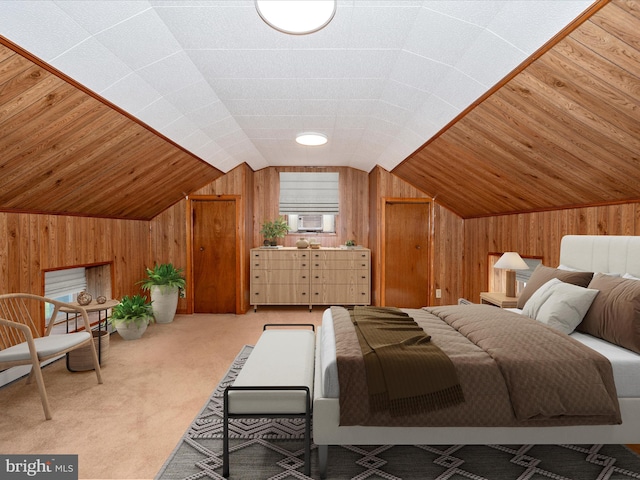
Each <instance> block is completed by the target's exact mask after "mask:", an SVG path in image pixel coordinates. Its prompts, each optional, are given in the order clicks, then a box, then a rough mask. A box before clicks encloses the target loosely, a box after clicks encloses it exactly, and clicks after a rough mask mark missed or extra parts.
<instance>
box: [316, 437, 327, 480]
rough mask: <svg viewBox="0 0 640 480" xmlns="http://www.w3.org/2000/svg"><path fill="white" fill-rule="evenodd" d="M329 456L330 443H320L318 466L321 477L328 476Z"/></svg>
mask: <svg viewBox="0 0 640 480" xmlns="http://www.w3.org/2000/svg"><path fill="white" fill-rule="evenodd" d="M328 458H329V445H318V467H319V469H320V478H326V477H327V460H328Z"/></svg>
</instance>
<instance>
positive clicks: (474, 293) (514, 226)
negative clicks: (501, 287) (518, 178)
mask: <svg viewBox="0 0 640 480" xmlns="http://www.w3.org/2000/svg"><path fill="white" fill-rule="evenodd" d="M564 235H640V203H627V204H620V205H610V206H597V207H584V208H574V209H565V210H552V211H546V212H536V213H526V214H518V215H503V216H495V217H486V218H475V219H468V220H465V221H464V247H465V248H464V252H465V271H464V274H463V277H464V282H463V291H464V293H465V295H466V298H468V299H469V300H471V301H474V302H479V301H480V292H483V291H487V288H488V278H489V274H488V271H487V269H488V259H487V256H488V254H489V253H490V252H508V251H516V252H518V253H520V254H523V255H530V256H540V257H542V263H543V264H544V265H547V266H553V267H555V266H557V265H558V262H559V259H560V239H561V238H562V237H563V236H564ZM451 260H453V259H451Z"/></svg>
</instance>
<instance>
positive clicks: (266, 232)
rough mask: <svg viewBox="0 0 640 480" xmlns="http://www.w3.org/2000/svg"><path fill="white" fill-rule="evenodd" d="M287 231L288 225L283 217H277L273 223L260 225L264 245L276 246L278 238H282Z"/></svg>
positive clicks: (267, 222) (268, 222)
mask: <svg viewBox="0 0 640 480" xmlns="http://www.w3.org/2000/svg"><path fill="white" fill-rule="evenodd" d="M288 231H289V224H288V223H287V221H286V220H285V219H284V217H278V218H277V219H276V220H273V221H266V222H264V223H263V224H262V228H261V229H260V233H261V234H262V235H263V236H264V244H265V245H272V246H274V245H276V244H277V239H278V238H284V236H285V235H286V234H287V232H288Z"/></svg>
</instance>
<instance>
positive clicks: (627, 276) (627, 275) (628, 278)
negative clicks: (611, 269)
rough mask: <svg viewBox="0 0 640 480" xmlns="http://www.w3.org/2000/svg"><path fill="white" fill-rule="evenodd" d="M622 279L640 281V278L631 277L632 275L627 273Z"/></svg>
mask: <svg viewBox="0 0 640 480" xmlns="http://www.w3.org/2000/svg"><path fill="white" fill-rule="evenodd" d="M622 278H626V279H627V280H640V278H638V277H635V276H633V275H631V274H630V273H625V274H624V275H623V276H622Z"/></svg>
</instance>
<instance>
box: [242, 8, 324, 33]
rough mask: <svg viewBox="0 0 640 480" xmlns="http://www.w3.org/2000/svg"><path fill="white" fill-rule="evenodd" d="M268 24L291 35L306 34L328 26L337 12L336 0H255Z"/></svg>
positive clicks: (261, 15)
mask: <svg viewBox="0 0 640 480" xmlns="http://www.w3.org/2000/svg"><path fill="white" fill-rule="evenodd" d="M255 2H256V10H257V11H258V15H260V18H262V20H264V21H265V22H266V23H267V25H269V26H270V27H272V28H275V29H276V30H278V31H280V32H283V33H288V34H291V35H305V34H307V33H313V32H317V31H318V30H321V29H322V28H324V27H326V26H327V25H328V24H329V22H330V21H331V19H333V16H334V15H335V13H336V0H301V1H300V0H284V1H278V0H255Z"/></svg>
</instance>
